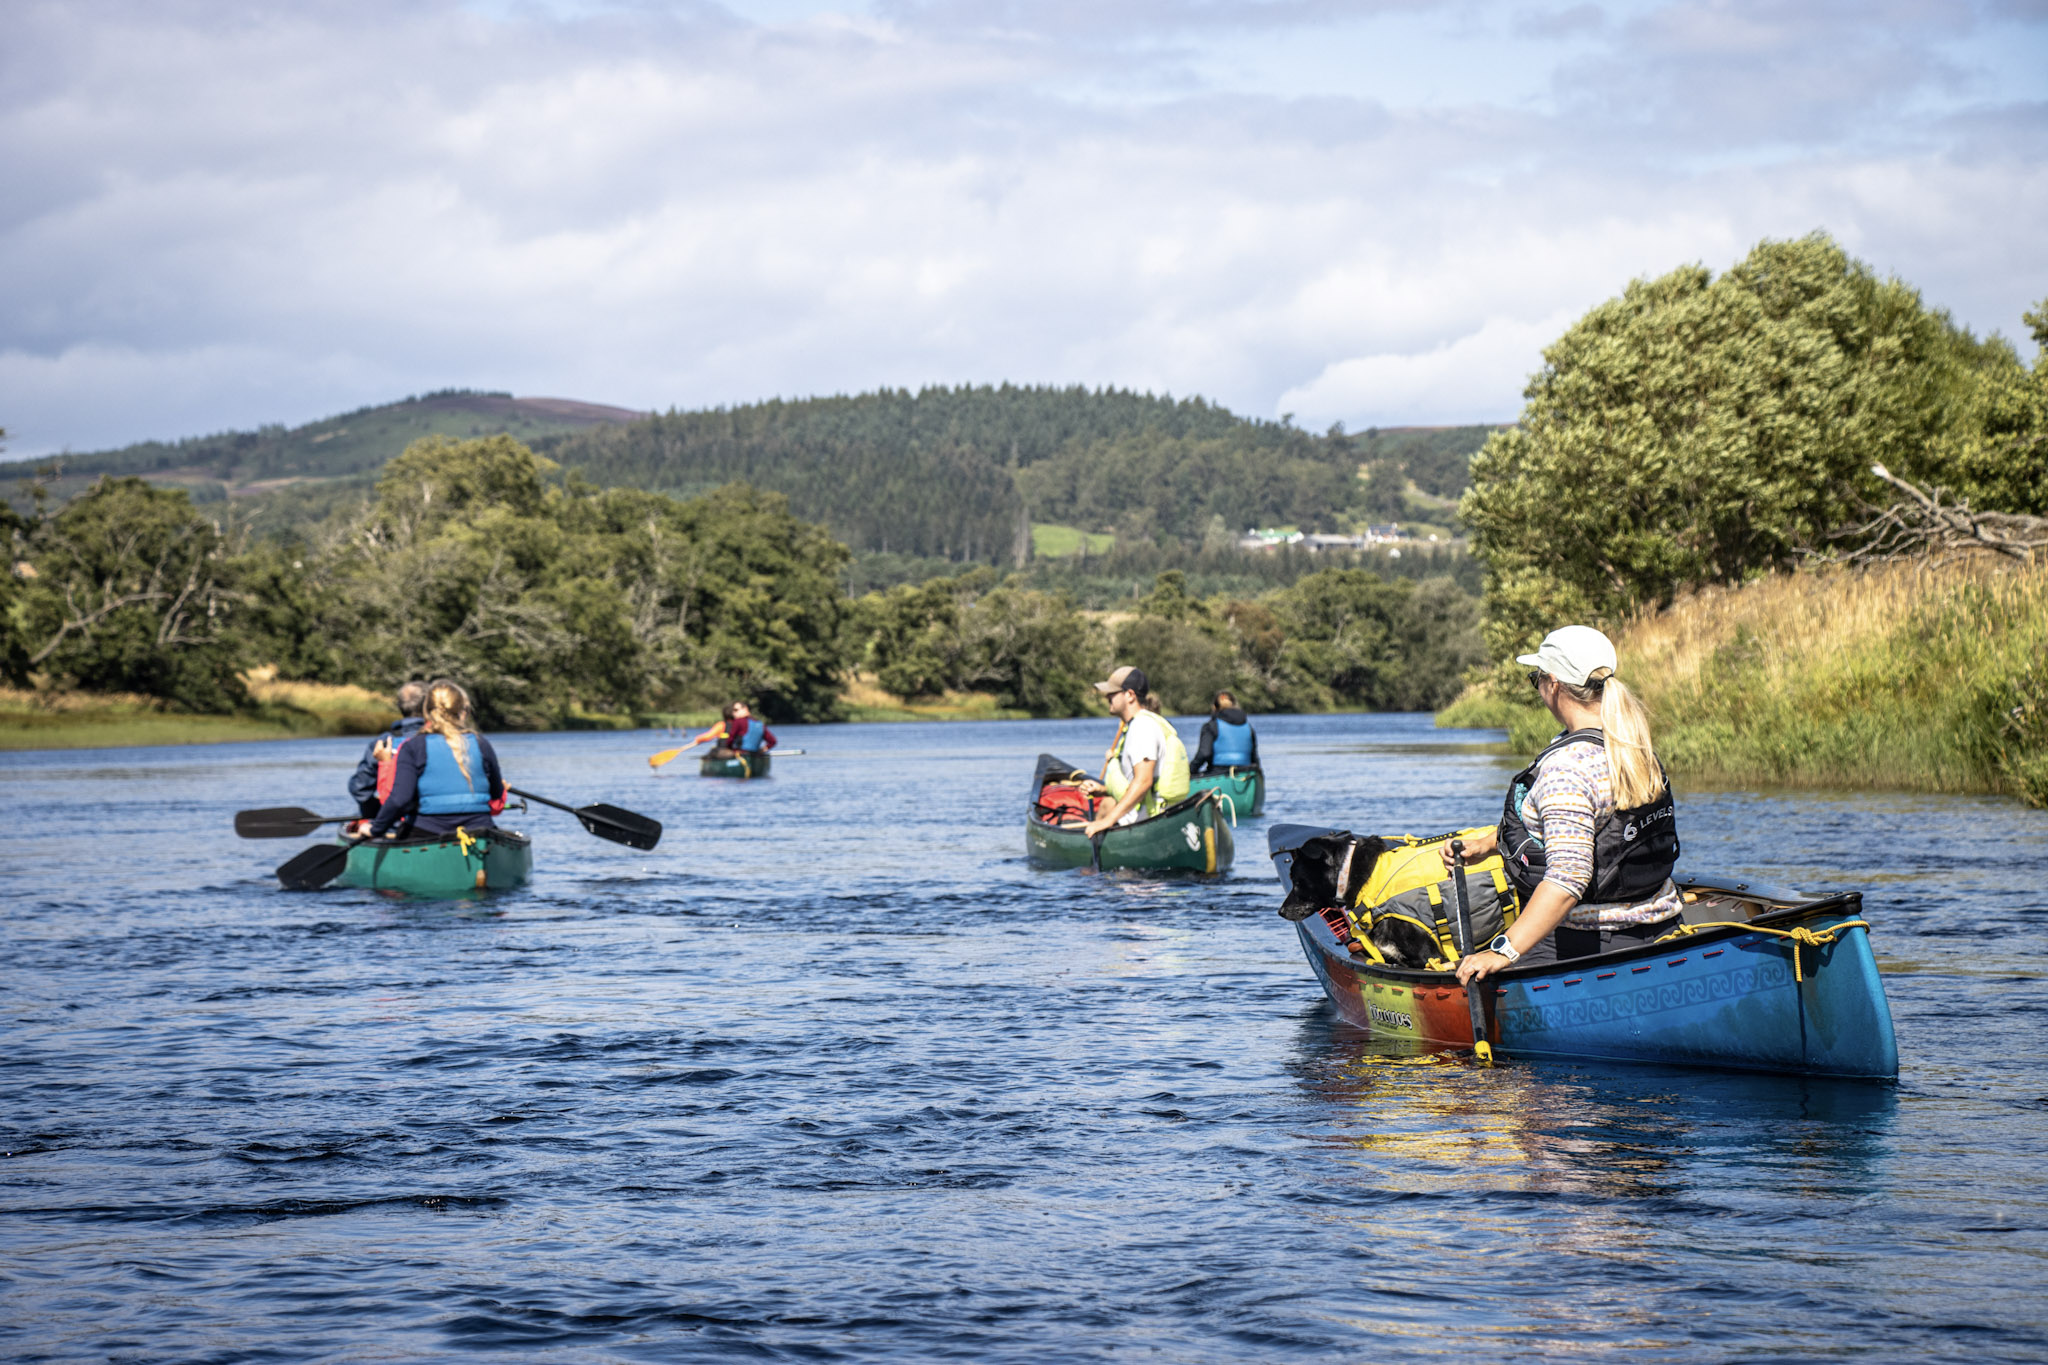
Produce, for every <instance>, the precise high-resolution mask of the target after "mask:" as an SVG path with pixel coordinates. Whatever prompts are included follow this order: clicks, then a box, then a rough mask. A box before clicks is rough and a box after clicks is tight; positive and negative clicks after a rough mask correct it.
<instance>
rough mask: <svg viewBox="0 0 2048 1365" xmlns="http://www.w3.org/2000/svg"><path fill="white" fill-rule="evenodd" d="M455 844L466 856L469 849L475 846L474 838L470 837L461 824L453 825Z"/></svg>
mask: <svg viewBox="0 0 2048 1365" xmlns="http://www.w3.org/2000/svg"><path fill="white" fill-rule="evenodd" d="M455 845H456V847H458V848H460V849H461V850H462V856H463V857H465V858H467V857H468V856H469V850H470V849H471V848H473V847H475V845H476V840H475V839H474V838H472V837H471V835H470V832H469V831H468V830H466V829H464V828H463V827H462V826H461V825H457V826H456V827H455Z"/></svg>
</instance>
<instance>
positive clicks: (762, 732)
mask: <svg viewBox="0 0 2048 1365" xmlns="http://www.w3.org/2000/svg"><path fill="white" fill-rule="evenodd" d="M707 739H708V740H711V741H712V745H711V752H710V754H709V755H708V756H709V757H711V758H738V757H740V756H741V755H743V754H758V753H760V752H761V750H763V749H773V748H774V747H775V732H774V731H773V730H770V729H769V728H768V722H767V721H764V720H762V719H761V718H760V717H759V716H757V715H755V714H754V712H753V708H751V707H749V706H748V705H747V704H746V703H745V702H743V701H732V702H727V703H726V704H725V708H724V709H723V710H722V711H720V712H719V713H718V724H716V725H714V726H712V727H711V728H710V729H709V730H706V731H705V732H704V733H703V734H701V735H699V736H697V737H696V738H695V739H693V740H691V741H690V742H689V743H688V744H687V745H685V746H684V747H685V748H690V749H694V748H696V747H697V746H698V745H699V744H702V743H703V742H704V741H705V740H707Z"/></svg>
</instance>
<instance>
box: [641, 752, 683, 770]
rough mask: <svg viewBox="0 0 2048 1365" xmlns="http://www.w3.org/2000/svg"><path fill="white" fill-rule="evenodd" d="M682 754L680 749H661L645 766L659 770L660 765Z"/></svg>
mask: <svg viewBox="0 0 2048 1365" xmlns="http://www.w3.org/2000/svg"><path fill="white" fill-rule="evenodd" d="M682 752H683V751H682V750H681V749H663V750H662V751H661V752H660V753H658V754H656V755H655V756H654V757H652V758H650V759H648V760H647V766H648V767H650V768H659V767H660V766H661V765H662V764H664V763H666V762H668V761H669V760H670V759H672V758H675V757H676V756H677V755H679V754H681V753H682Z"/></svg>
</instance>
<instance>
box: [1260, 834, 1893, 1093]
mask: <svg viewBox="0 0 2048 1365" xmlns="http://www.w3.org/2000/svg"><path fill="white" fill-rule="evenodd" d="M1267 842H1268V847H1269V849H1270V851H1271V853H1272V856H1273V860H1274V863H1275V865H1276V867H1277V869H1278V871H1279V873H1280V878H1281V880H1282V881H1283V882H1285V883H1286V884H1287V886H1288V888H1289V890H1288V898H1287V900H1286V902H1284V903H1283V905H1282V907H1281V914H1282V916H1283V917H1284V918H1288V919H1294V917H1295V916H1296V915H1299V916H1301V918H1299V919H1297V920H1296V921H1295V926H1294V927H1295V932H1296V934H1297V935H1298V936H1299V937H1300V940H1301V947H1302V951H1303V952H1305V953H1306V954H1307V955H1308V961H1309V965H1310V966H1311V967H1313V968H1314V969H1315V974H1316V977H1317V979H1318V980H1319V981H1320V982H1321V983H1322V986H1323V992H1324V994H1326V995H1327V996H1328V997H1329V998H1330V1002H1331V1003H1332V1004H1333V1005H1335V1006H1336V1007H1337V1012H1338V1013H1339V1014H1341V1015H1343V1016H1344V1018H1345V1020H1346V1021H1347V1022H1348V1023H1351V1024H1353V1025H1355V1026H1357V1027H1358V1028H1361V1029H1365V1030H1368V1031H1369V1032H1371V1033H1372V1034H1373V1035H1374V1036H1375V1037H1379V1038H1389V1039H1394V1040H1397V1041H1402V1042H1407V1043H1412V1044H1414V1045H1415V1046H1416V1048H1417V1049H1418V1050H1422V1051H1430V1050H1448V1049H1464V1048H1469V1047H1471V1046H1472V1044H1473V1041H1474V1040H1473V1029H1472V1016H1471V1012H1470V1007H1469V1005H1468V1003H1467V1001H1466V993H1465V990H1464V988H1463V987H1461V986H1460V985H1459V984H1458V980H1457V977H1456V976H1455V975H1453V974H1452V973H1450V972H1441V971H1435V972H1433V971H1426V970H1420V969H1415V968H1408V967H1397V966H1392V965H1390V964H1387V963H1383V962H1375V961H1373V960H1372V959H1371V956H1370V955H1369V954H1368V953H1367V952H1366V950H1365V945H1364V944H1363V943H1362V942H1360V938H1359V935H1358V934H1356V933H1354V932H1353V929H1354V927H1355V921H1354V920H1353V919H1352V918H1351V915H1350V914H1349V912H1348V911H1347V908H1346V907H1345V906H1344V905H1343V904H1340V903H1334V902H1337V901H1339V900H1340V897H1339V896H1338V895H1337V894H1335V891H1334V882H1333V880H1332V876H1331V869H1333V868H1337V867H1340V866H1342V865H1343V849H1344V848H1345V846H1346V844H1347V843H1350V844H1355V843H1356V842H1357V841H1356V840H1355V839H1354V838H1353V836H1352V835H1351V834H1349V833H1348V832H1346V831H1341V830H1327V829H1319V828H1316V827H1313V826H1308V825H1280V826H1278V827H1276V828H1275V829H1273V830H1272V831H1271V832H1270V833H1269V834H1268V836H1267ZM1365 871H1366V869H1365V868H1363V867H1360V868H1357V869H1355V871H1353V870H1350V869H1347V870H1346V871H1345V872H1344V873H1343V874H1341V875H1342V876H1343V878H1344V880H1345V881H1346V882H1347V884H1351V883H1361V882H1362V880H1363V877H1364V874H1365ZM1676 880H1677V881H1678V882H1679V884H1680V886H1681V887H1682V888H1683V889H1684V890H1685V892H1686V893H1687V903H1686V907H1685V912H1684V915H1683V922H1684V923H1686V924H1688V925H1693V926H1697V927H1695V928H1694V929H1693V931H1692V932H1690V933H1686V934H1683V935H1680V936H1677V937H1671V938H1667V939H1664V940H1660V941H1658V942H1656V943H1650V944H1643V945H1639V946H1634V947H1629V948H1623V949H1619V950H1617V951H1614V952H1608V953H1601V954H1599V955H1598V956H1595V957H1579V958H1572V959H1570V960H1569V961H1566V962H1551V963H1544V964H1542V965H1541V966H1523V967H1508V968H1504V969H1503V970H1501V971H1499V972H1496V973H1494V974H1493V975H1492V976H1489V977H1488V978H1486V985H1487V988H1488V989H1486V990H1485V992H1484V995H1483V999H1484V1002H1485V1006H1486V1020H1487V1029H1488V1033H1489V1037H1490V1041H1491V1042H1492V1044H1493V1046H1494V1048H1495V1049H1496V1055H1505V1056H1506V1057H1509V1058H1514V1059H1523V1058H1551V1059H1564V1060H1574V1061H1617V1062H1656V1063H1664V1064H1670V1065H1679V1066H1705V1067H1717V1068H1723V1069H1727V1070H1737V1071H1775V1072H1785V1073H1790V1074H1794V1075H1806V1076H1845V1077H1858V1078H1864V1079H1872V1080H1895V1079H1897V1077H1898V1074H1899V1052H1898V1043H1897V1040H1896V1038H1895V1036H1894V1034H1893V1032H1892V1016H1891V1007H1890V1005H1889V1004H1888V1003H1887V1001H1886V1000H1885V994H1884V983H1883V981H1882V980H1881V979H1880V978H1879V976H1878V973H1877V962H1876V959H1875V958H1874V957H1873V955H1872V953H1871V947H1870V929H1869V926H1868V925H1867V924H1866V923H1865V922H1864V920H1863V914H1862V911H1863V898H1862V896H1861V895H1860V894H1858V893H1856V892H1853V891H1850V892H1841V893H1837V894H1834V895H1827V896H1801V895H1799V894H1797V893H1795V892H1791V891H1786V890H1781V889H1776V888H1771V887H1766V886H1763V885H1761V884H1758V883H1755V882H1752V881H1748V880H1738V879H1736V878H1734V877H1727V876H1705V875H1701V876H1680V877H1678V878H1677V879H1676ZM1715 925H1724V926H1726V927H1712V926H1715ZM1674 927H1675V926H1674Z"/></svg>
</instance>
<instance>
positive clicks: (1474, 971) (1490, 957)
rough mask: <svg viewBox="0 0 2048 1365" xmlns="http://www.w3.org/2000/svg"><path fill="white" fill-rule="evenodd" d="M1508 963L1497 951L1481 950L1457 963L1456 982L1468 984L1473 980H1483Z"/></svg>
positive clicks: (1462, 984)
mask: <svg viewBox="0 0 2048 1365" xmlns="http://www.w3.org/2000/svg"><path fill="white" fill-rule="evenodd" d="M1507 965H1508V960H1507V959H1506V958H1504V957H1502V956H1501V955H1500V954H1499V953H1494V952H1487V951H1485V950H1483V949H1482V950H1481V951H1479V952H1476V953H1473V954H1472V955H1470V956H1469V957H1466V958H1465V959H1464V960H1462V961H1461V962H1459V963H1458V984H1459V985H1461V986H1469V985H1470V984H1472V983H1473V982H1474V981H1483V980H1485V979H1486V978H1487V977H1489V976H1491V975H1492V974H1493V973H1495V972H1497V971H1499V970H1500V969H1501V968H1503V967H1505V966H1507Z"/></svg>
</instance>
